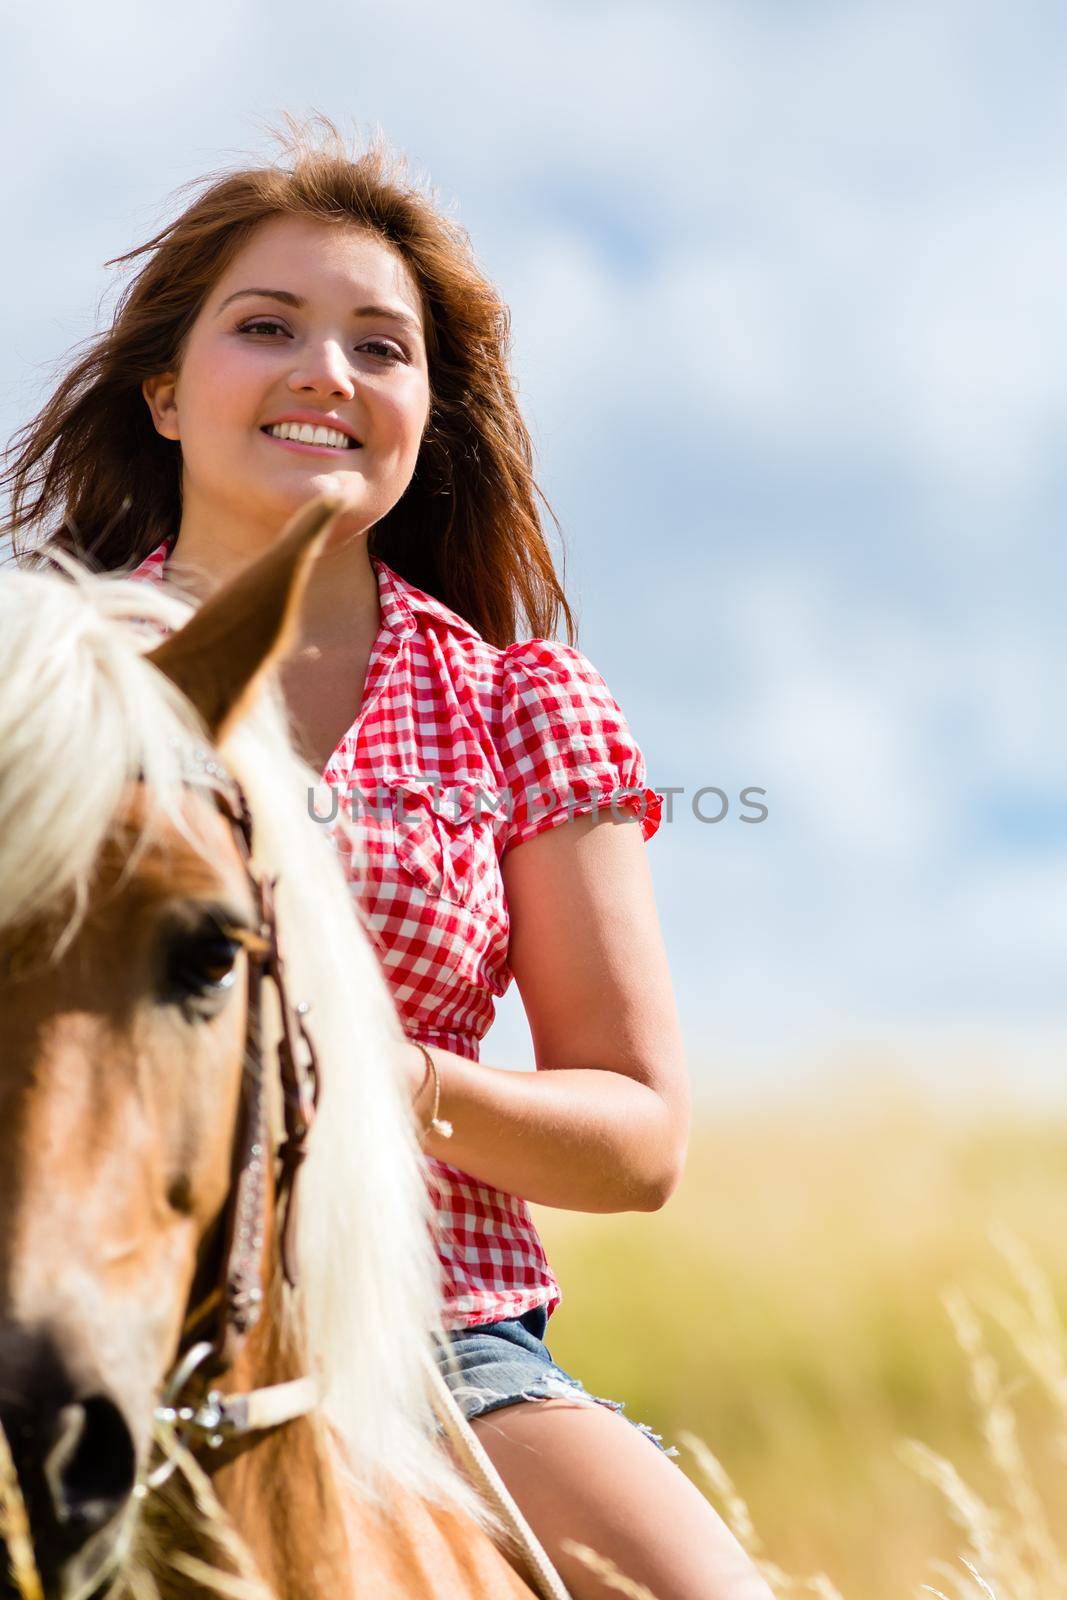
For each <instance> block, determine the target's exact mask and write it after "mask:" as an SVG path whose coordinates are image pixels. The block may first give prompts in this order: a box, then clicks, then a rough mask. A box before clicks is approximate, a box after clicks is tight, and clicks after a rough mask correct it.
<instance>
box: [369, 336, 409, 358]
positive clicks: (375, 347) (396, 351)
mask: <svg viewBox="0 0 1067 1600" xmlns="http://www.w3.org/2000/svg"><path fill="white" fill-rule="evenodd" d="M359 348H360V349H361V350H369V351H370V353H371V355H374V356H379V357H382V358H384V359H385V360H387V361H406V360H407V355H406V353H405V351H403V350H401V349H400V348H399V346H398V345H395V344H390V343H389V342H388V341H387V340H385V339H365V340H364V341H363V343H362V344H361V345H360V347H359Z"/></svg>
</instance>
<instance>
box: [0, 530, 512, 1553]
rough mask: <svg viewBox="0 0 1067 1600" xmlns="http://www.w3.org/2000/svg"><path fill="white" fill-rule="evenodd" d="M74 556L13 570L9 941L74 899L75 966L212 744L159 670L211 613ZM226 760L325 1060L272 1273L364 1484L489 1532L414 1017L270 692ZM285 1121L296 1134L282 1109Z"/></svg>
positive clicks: (5, 844)
mask: <svg viewBox="0 0 1067 1600" xmlns="http://www.w3.org/2000/svg"><path fill="white" fill-rule="evenodd" d="M61 564H62V565H63V567H64V572H65V573H66V576H58V575H56V574H52V573H46V572H43V571H35V570H25V569H23V570H14V571H12V570H10V569H8V570H6V571H3V572H0V682H2V683H3V694H2V696H0V882H2V883H3V885H4V895H3V899H2V901H0V932H2V931H4V929H5V927H12V926H15V925H18V924H20V923H22V922H24V921H25V920H26V919H28V918H29V917H31V916H32V917H38V916H42V915H46V914H48V913H49V912H50V911H51V910H52V909H53V908H54V907H58V906H60V905H62V906H63V907H64V908H65V907H66V906H67V905H68V904H70V905H73V907H74V909H73V911H72V912H71V914H70V917H69V919H68V921H67V923H66V924H65V926H64V928H63V930H62V931H61V932H60V934H59V936H58V939H57V943H56V950H57V952H61V951H62V949H63V948H64V947H65V944H66V943H67V941H69V939H70V938H71V937H73V934H74V933H75V931H76V928H77V924H78V920H79V919H80V917H81V916H82V915H83V914H84V910H85V907H86V905H87V902H88V896H89V889H90V885H91V881H92V875H93V868H94V863H95V861H96V859H97V857H98V854H99V852H100V849H101V847H102V845H103V844H104V841H105V840H106V838H107V836H108V834H109V832H110V830H111V828H112V826H113V823H114V819H115V816H116V812H117V810H118V808H119V806H120V802H121V800H122V797H123V791H124V789H125V786H126V784H127V782H128V780H129V776H130V774H131V773H134V772H136V771H138V770H141V771H143V773H144V775H145V780H146V782H145V790H146V798H147V799H148V801H149V809H148V811H147V815H146V821H145V832H144V834H143V835H142V844H147V843H148V842H149V841H150V839H151V838H152V837H153V836H154V835H155V831H156V829H157V828H158V829H162V828H177V829H179V830H180V831H181V832H182V834H183V836H184V837H186V838H190V834H189V831H188V825H187V823H186V822H185V821H184V820H183V818H182V816H181V814H180V811H179V806H180V803H181V782H182V774H183V770H185V771H187V770H188V768H187V766H186V765H185V763H186V762H187V760H188V758H189V755H190V753H191V751H192V750H193V749H195V748H197V747H200V748H202V747H203V746H204V744H205V739H204V732H203V728H202V726H201V725H200V724H199V719H198V717H197V714H196V713H195V712H194V711H193V709H192V707H191V706H190V704H189V703H188V702H187V701H186V700H185V698H184V697H183V696H182V695H181V694H179V693H178V691H177V690H176V689H175V688H174V687H173V686H172V685H171V683H170V682H169V681H168V680H167V679H166V678H165V677H164V676H163V674H162V673H160V672H158V671H157V670H156V669H155V667H154V666H152V665H151V664H150V663H148V662H147V661H145V660H143V659H142V657H143V655H144V652H145V651H146V650H148V649H150V648H151V647H152V646H153V645H155V644H157V643H158V642H159V629H160V626H162V627H165V628H169V629H171V630H175V629H178V628H180V627H182V626H183V624H184V623H185V622H186V621H187V620H188V618H189V616H190V615H191V614H192V610H193V607H192V606H191V605H190V604H189V603H188V602H187V601H185V600H184V599H181V598H179V597H178V596H177V595H176V594H175V593H174V592H173V591H170V590H167V589H165V588H162V587H157V586H155V585H150V584H145V583H142V582H137V581H133V580H130V579H128V578H122V577H118V578H116V577H111V576H99V575H92V574H89V573H87V572H85V571H84V570H83V569H81V568H79V567H77V566H76V565H75V564H74V563H73V562H69V563H68V562H66V561H63V562H62V563H61ZM220 755H221V757H222V759H223V761H224V762H225V764H226V766H227V767H228V769H229V770H230V771H231V772H232V774H233V775H234V777H236V778H237V779H238V781H239V782H240V783H241V785H242V786H243V788H244V790H245V793H246V795H247V797H248V803H249V806H250V809H251V812H252V817H253V825H254V850H255V860H254V865H255V867H256V869H257V870H258V871H261V872H266V873H268V874H271V875H273V874H277V876H278V884H277V889H276V892H275V898H276V904H277V914H278V926H279V937H280V943H281V947H282V953H283V958H284V960H285V965H286V977H287V986H288V991H289V995H290V998H291V999H293V1000H299V999H306V1000H308V1001H309V1002H310V1005H311V1012H310V1015H309V1018H308V1026H309V1030H311V1031H312V1032H313V1034H314V1039H315V1044H316V1048H317V1051H318V1055H319V1059H320V1062H321V1076H322V1091H321V1101H320V1109H319V1115H318V1117H317V1119H316V1121H315V1124H314V1128H313V1131H312V1134H311V1138H310V1142H309V1148H308V1155H307V1159H306V1161H305V1163H304V1166H303V1168H302V1170H301V1175H300V1180H299V1185H300V1190H301V1192H300V1204H299V1208H298V1218H297V1230H298V1232H297V1245H298V1258H299V1261H300V1266H301V1287H300V1289H299V1291H297V1292H296V1293H293V1292H292V1291H290V1290H289V1289H288V1287H287V1286H286V1285H284V1283H279V1282H278V1281H276V1282H275V1283H274V1284H272V1285H271V1290H270V1301H271V1303H272V1305H276V1306H280V1307H281V1308H282V1315H283V1316H284V1317H285V1318H286V1326H287V1327H288V1328H289V1329H290V1330H291V1331H292V1332H293V1334H294V1335H295V1336H296V1337H297V1338H299V1339H300V1340H301V1341H302V1343H303V1348H304V1350H305V1352H306V1357H307V1360H308V1362H309V1370H313V1371H315V1372H317V1374H318V1376H319V1378H320V1380H321V1382H322V1384H323V1388H324V1391H325V1400H324V1410H325V1414H326V1416H327V1417H328V1419H329V1421H330V1422H331V1423H332V1424H333V1425H334V1428H335V1429H336V1430H337V1431H338V1432H339V1433H340V1435H341V1438H342V1440H343V1443H344V1446H345V1450H346V1455H347V1461H346V1464H345V1470H347V1472H348V1473H349V1474H350V1475H351V1482H352V1484H353V1486H354V1487H357V1488H358V1491H359V1492H360V1493H361V1494H362V1495H363V1496H364V1497H365V1498H366V1499H367V1500H369V1501H370V1502H371V1503H373V1504H387V1503H388V1500H389V1491H390V1487H391V1486H394V1487H399V1488H400V1489H402V1490H406V1491H410V1492H412V1493H414V1494H416V1495H418V1496H421V1497H422V1498H424V1499H426V1500H429V1501H430V1502H432V1503H434V1504H436V1505H439V1506H443V1507H445V1508H447V1509H451V1510H457V1511H459V1512H461V1513H465V1514H467V1515H469V1516H472V1517H474V1519H475V1520H476V1521H477V1522H478V1523H479V1524H480V1525H481V1526H482V1527H492V1526H493V1518H492V1516H491V1514H489V1513H487V1511H486V1508H485V1507H484V1505H483V1503H482V1502H481V1501H480V1500H479V1499H478V1497H477V1496H476V1495H475V1494H474V1492H473V1490H472V1489H471V1488H470V1487H469V1485H468V1484H467V1482H466V1480H465V1479H463V1478H462V1477H461V1475H460V1474H459V1472H458V1470H457V1469H456V1468H455V1467H454V1466H453V1464H452V1462H451V1460H450V1459H449V1457H448V1456H447V1455H446V1453H445V1451H444V1450H443V1449H442V1448H441V1446H440V1445H439V1443H438V1442H437V1440H436V1438H435V1434H434V1424H433V1418H432V1412H431V1408H430V1404H429V1399H428V1393H427V1382H426V1378H425V1371H424V1363H425V1359H426V1355H427V1353H428V1352H432V1339H433V1336H435V1335H436V1336H438V1337H440V1336H441V1322H440V1289H439V1267H438V1263H437V1259H436V1255H435V1253H434V1251H433V1247H432V1242H431V1238H430V1232H429V1226H428V1224H429V1220H430V1219H429V1199H428V1195H427V1190H426V1185H425V1181H424V1178H423V1174H422V1170H421V1157H420V1152H419V1150H418V1146H417V1143H416V1140H415V1136H414V1130H413V1128H412V1119H411V1115H410V1108H409V1106H408V1104H407V1100H406V1095H405V1093H404V1090H403V1088H402V1085H401V1082H400V1077H399V1074H398V1073H397V1072H396V1070H395V1068H394V1065H393V1061H394V1055H393V1049H394V1045H395V1041H396V1040H397V1039H398V1038H399V1037H401V1028H400V1024H399V1021H398V1019H397V1016H396V1013H395V1010H394V1008H393V1003H392V1000H391V997H390V995H389V992H388V989H387V987H386V984H385V981H384V979H383V977H382V975H381V972H380V969H379V967H378V964H377V960H376V958H375V956H374V953H373V950H372V948H371V946H370V943H369V940H368V938H367V936H366V934H365V933H364V931H363V929H362V927H361V925H360V922H359V920H358V917H357V916H356V915H355V913H354V906H353V901H352V896H351V891H350V889H349V887H348V885H347V883H346V880H345V876H344V872H343V869H342V866H341V863H340V860H339V859H338V856H337V852H336V850H335V849H334V848H333V847H332V846H331V842H330V839H329V836H328V835H327V833H326V831H325V829H324V828H323V827H322V825H321V824H319V823H317V822H315V821H313V820H312V819H311V817H310V816H309V810H308V799H307V797H308V793H309V791H312V790H313V789H314V787H315V785H316V782H317V775H316V774H315V773H314V772H313V771H312V770H311V769H310V768H309V767H308V766H307V765H306V764H305V763H304V762H303V761H301V760H300V759H299V757H298V756H297V755H296V754H295V753H294V751H293V749H292V746H291V743H290V738H289V729H288V723H287V719H286V715H285V712H284V706H283V702H282V699H281V695H280V692H279V691H278V689H277V687H276V685H275V684H274V683H273V682H272V681H268V683H267V684H266V686H265V687H264V689H263V690H262V692H261V693H260V694H259V695H258V696H257V699H256V702H255V704H254V706H253V707H252V708H251V710H250V711H249V713H248V714H247V715H246V716H245V717H244V718H243V719H242V720H241V722H240V724H239V726H238V727H237V728H236V729H235V731H234V733H233V734H232V736H231V737H230V738H229V739H228V740H227V741H226V743H225V745H224V746H223V748H222V749H221V751H220ZM337 826H340V827H343V826H344V823H343V820H342V821H340V822H339V823H338V824H337ZM190 842H191V843H193V844H194V846H195V847H196V848H198V849H200V850H203V848H204V847H203V845H202V844H201V843H200V842H199V841H197V840H195V839H191V840H190ZM353 845H354V848H355V849H356V850H357V851H358V844H357V843H355V841H353ZM135 856H136V851H135ZM132 864H133V863H132V861H131V865H132ZM266 998H269V999H270V1001H271V1004H272V1009H270V1010H267V1011H266V1012H265V1021H266V1027H265V1030H264V1047H265V1067H266V1070H267V1074H268V1078H269V1079H270V1080H271V1081H274V1082H276V1080H277V1071H276V1065H277V1063H276V1052H275V1048H274V1042H275V1040H276V1038H277V1027H276V1025H275V1017H276V1013H275V1012H274V1010H273V990H272V986H267V995H266V996H265V999H266ZM272 1120H273V1127H274V1136H275V1138H276V1139H278V1138H280V1136H281V1132H282V1129H281V1125H280V1119H279V1105H278V1103H277V1101H276V1102H275V1103H274V1104H273V1106H272ZM321 1447H322V1448H325V1445H324V1444H323V1445H322V1446H321ZM334 1465H338V1462H337V1460H336V1459H335V1460H334Z"/></svg>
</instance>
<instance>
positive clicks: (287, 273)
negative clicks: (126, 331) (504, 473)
mask: <svg viewBox="0 0 1067 1600" xmlns="http://www.w3.org/2000/svg"><path fill="white" fill-rule="evenodd" d="M144 394H145V398H146V400H147V401H148V404H149V406H150V408H151V411H152V415H153V420H154V421H155V425H156V427H157V429H158V430H159V432H160V433H162V434H164V436H165V437H167V438H170V439H176V440H178V441H180V444H181V452H182V519H183V528H184V527H185V525H186V523H187V522H188V521H189V519H190V518H192V519H193V520H194V521H195V522H196V523H197V524H198V525H200V524H204V525H206V526H209V527H216V528H219V529H220V530H221V529H222V528H224V527H225V528H229V529H233V530H234V531H235V533H237V536H238V538H240V533H239V532H238V530H239V529H240V528H241V526H242V524H243V525H252V524H255V525H257V526H261V527H263V528H266V529H268V530H272V531H273V532H275V533H276V532H277V531H278V530H279V529H280V528H281V526H282V524H283V523H284V522H285V520H286V519H287V518H288V516H289V515H291V513H292V512H293V511H294V510H295V509H296V507H297V506H299V505H302V504H303V503H304V502H305V501H306V500H308V499H310V498H311V497H312V496H313V495H317V494H324V493H337V492H338V491H340V492H341V493H342V494H343V496H344V498H345V500H346V502H347V504H348V505H349V507H350V514H349V515H348V516H346V517H345V519H344V522H345V527H346V529H347V531H348V532H353V531H365V530H366V529H368V528H370V527H371V526H373V524H374V523H375V522H378V521H379V520H380V519H381V518H382V517H384V516H385V515H386V513H387V512H388V511H390V510H391V509H392V507H393V506H394V505H396V503H397V501H398V500H399V499H400V497H401V495H402V494H403V493H404V490H405V489H406V488H407V486H408V484H409V483H410V481H411V477H412V474H413V473H414V470H415V462H416V459H417V457H418V453H419V445H420V442H421V440H422V435H423V431H424V429H425V427H426V422H427V418H428V415H429V404H430V391H429V374H428V370H427V362H426V346H425V342H424V338H423V318H422V308H421V304H420V297H419V293H418V289H417V287H416V285H415V282H414V280H413V279H412V277H411V275H410V273H409V272H408V269H407V267H406V266H405V265H404V263H403V261H402V260H401V259H400V257H399V256H398V255H397V254H396V253H395V252H394V251H393V250H391V249H390V248H389V247H388V246H387V245H385V244H383V243H382V242H381V241H380V240H379V239H378V238H376V237H375V236H374V235H372V234H370V233H367V232H365V231H364V230H363V229H361V228H358V227H357V226H355V225H353V224H348V223H330V222H322V223H320V222H318V221H315V220H314V219H311V218H307V219H305V218H296V217H280V218H274V219H272V220H271V221H270V222H265V223H263V224H261V225H260V227H259V228H258V229H257V230H256V232H255V233H254V234H253V235H252V237H251V239H250V240H249V241H248V243H247V244H246V245H245V246H244V248H243V249H242V250H241V251H240V252H239V254H238V255H237V256H236V257H235V258H234V260H233V261H232V262H231V264H230V265H229V266H228V267H227V269H226V271H225V272H224V273H223V275H222V277H221V278H220V279H219V282H218V283H217V284H216V285H215V287H214V288H213V289H212V291H211V292H210V294H209V295H208V296H207V299H206V301H205V303H204V305H203V307H202V308H201V310H200V313H199V315H198V317H197V319H196V321H195V323H194V324H193V326H192V328H191V330H190V332H189V336H188V339H187V341H186V346H185V350H184V353H183V356H182V359H181V365H180V368H179V369H178V371H177V372H176V373H169V374H164V375H162V376H161V377H159V378H155V379H150V380H149V381H148V382H147V383H146V384H145V385H144ZM287 420H288V421H289V422H290V423H291V425H292V426H293V427H294V428H295V427H296V426H298V425H299V424H301V423H304V424H306V425H310V426H314V425H319V426H325V427H328V428H330V429H333V430H337V433H334V434H331V436H330V440H329V442H326V443H323V442H319V443H306V442H296V441H294V440H293V439H291V438H284V437H279V436H278V435H279V433H283V434H284V433H285V432H286V431H287V430H286V429H284V428H279V426H278V425H279V424H281V423H283V422H285V421H287ZM269 430H272V431H269ZM337 434H341V435H343V436H344V439H343V443H342V441H341V439H340V438H339V437H337ZM241 542H244V541H243V540H241Z"/></svg>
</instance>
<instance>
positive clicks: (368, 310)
mask: <svg viewBox="0 0 1067 1600" xmlns="http://www.w3.org/2000/svg"><path fill="white" fill-rule="evenodd" d="M244 295H259V296H261V297H262V298H263V299H266V300H280V301H281V303H282V305H284V306H295V307H296V308H297V309H298V310H299V308H300V307H301V306H305V305H307V301H306V300H305V299H304V297H303V295H299V294H293V293H292V291H291V290H289V289H235V290H234V292H233V294H229V295H227V296H226V298H225V300H224V301H223V302H222V304H221V306H219V313H220V314H221V313H222V312H223V311H225V310H226V307H227V306H228V305H231V304H232V302H233V301H234V300H240V299H241V298H242V296H244ZM352 315H353V316H354V317H388V318H389V320H390V321H391V322H399V323H401V324H402V325H403V326H404V327H406V328H408V329H410V331H411V332H412V333H421V332H422V329H421V327H420V326H419V324H418V323H417V322H416V321H415V318H414V317H412V316H409V315H408V313H407V312H406V311H402V310H401V309H400V307H399V306H357V307H356V309H355V310H354V311H353V313H352Z"/></svg>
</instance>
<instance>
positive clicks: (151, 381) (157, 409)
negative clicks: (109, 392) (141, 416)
mask: <svg viewBox="0 0 1067 1600" xmlns="http://www.w3.org/2000/svg"><path fill="white" fill-rule="evenodd" d="M177 387H178V375H177V373H176V372H161V373H160V374H159V375H158V376H157V377H154V378H146V379H145V380H144V382H143V383H142V385H141V393H142V394H143V395H144V397H145V399H146V400H147V402H148V409H149V411H150V412H151V413H152V421H153V423H154V424H155V429H156V432H157V433H161V434H162V435H163V437H164V439H180V438H181V434H180V432H179V430H178V399H177Z"/></svg>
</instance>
